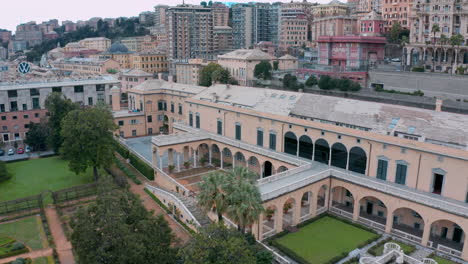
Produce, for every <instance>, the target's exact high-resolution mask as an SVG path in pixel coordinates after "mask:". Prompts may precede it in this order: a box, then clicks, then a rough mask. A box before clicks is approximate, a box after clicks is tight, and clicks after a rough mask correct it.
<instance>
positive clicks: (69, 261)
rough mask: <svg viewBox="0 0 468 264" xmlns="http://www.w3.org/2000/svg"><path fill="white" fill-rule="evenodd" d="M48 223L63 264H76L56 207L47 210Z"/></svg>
mask: <svg viewBox="0 0 468 264" xmlns="http://www.w3.org/2000/svg"><path fill="white" fill-rule="evenodd" d="M45 211H46V217H47V222H48V223H49V228H50V232H51V233H52V237H53V238H54V242H55V246H56V250H57V253H58V255H59V259H60V263H61V264H74V263H75V258H74V257H73V252H72V245H71V243H70V241H68V240H67V237H66V236H65V233H64V232H63V229H62V223H61V222H60V218H59V216H58V214H57V210H55V208H54V207H48V208H46V210H45Z"/></svg>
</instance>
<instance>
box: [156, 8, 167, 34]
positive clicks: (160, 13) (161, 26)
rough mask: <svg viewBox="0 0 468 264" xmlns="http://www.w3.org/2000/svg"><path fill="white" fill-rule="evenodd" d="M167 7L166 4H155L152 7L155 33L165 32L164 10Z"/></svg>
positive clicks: (165, 10)
mask: <svg viewBox="0 0 468 264" xmlns="http://www.w3.org/2000/svg"><path fill="white" fill-rule="evenodd" d="M168 8H169V6H168V5H157V6H155V7H154V27H155V29H156V30H155V31H156V32H155V33H158V34H166V12H167V9H168Z"/></svg>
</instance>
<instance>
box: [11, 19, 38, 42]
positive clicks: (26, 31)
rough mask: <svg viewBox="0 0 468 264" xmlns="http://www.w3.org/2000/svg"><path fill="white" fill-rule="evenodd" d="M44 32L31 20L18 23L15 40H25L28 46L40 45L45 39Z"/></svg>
mask: <svg viewBox="0 0 468 264" xmlns="http://www.w3.org/2000/svg"><path fill="white" fill-rule="evenodd" d="M43 34H44V33H43V32H42V30H41V28H40V27H39V25H37V24H36V22H34V21H31V22H28V23H25V24H21V25H18V26H17V27H16V33H15V40H16V41H25V42H26V43H27V47H28V48H31V47H33V46H35V45H39V44H41V43H42V41H43V40H44V38H43Z"/></svg>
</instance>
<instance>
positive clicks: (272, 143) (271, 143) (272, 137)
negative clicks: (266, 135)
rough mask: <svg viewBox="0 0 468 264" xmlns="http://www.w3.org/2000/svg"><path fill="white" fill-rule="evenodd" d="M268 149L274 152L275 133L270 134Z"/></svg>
mask: <svg viewBox="0 0 468 264" xmlns="http://www.w3.org/2000/svg"><path fill="white" fill-rule="evenodd" d="M269 143H270V144H269V148H270V149H272V150H276V133H274V132H270V142H269Z"/></svg>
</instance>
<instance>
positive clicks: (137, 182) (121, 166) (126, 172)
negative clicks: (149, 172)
mask: <svg viewBox="0 0 468 264" xmlns="http://www.w3.org/2000/svg"><path fill="white" fill-rule="evenodd" d="M115 165H117V168H119V169H120V170H121V171H123V173H125V175H127V176H128V177H129V178H130V179H132V181H133V182H134V183H136V184H138V185H140V184H141V181H140V180H139V179H138V178H137V176H136V175H135V174H134V173H133V172H132V171H130V170H129V169H128V168H127V167H126V166H125V165H124V164H123V163H122V162H121V161H120V160H119V159H115Z"/></svg>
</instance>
